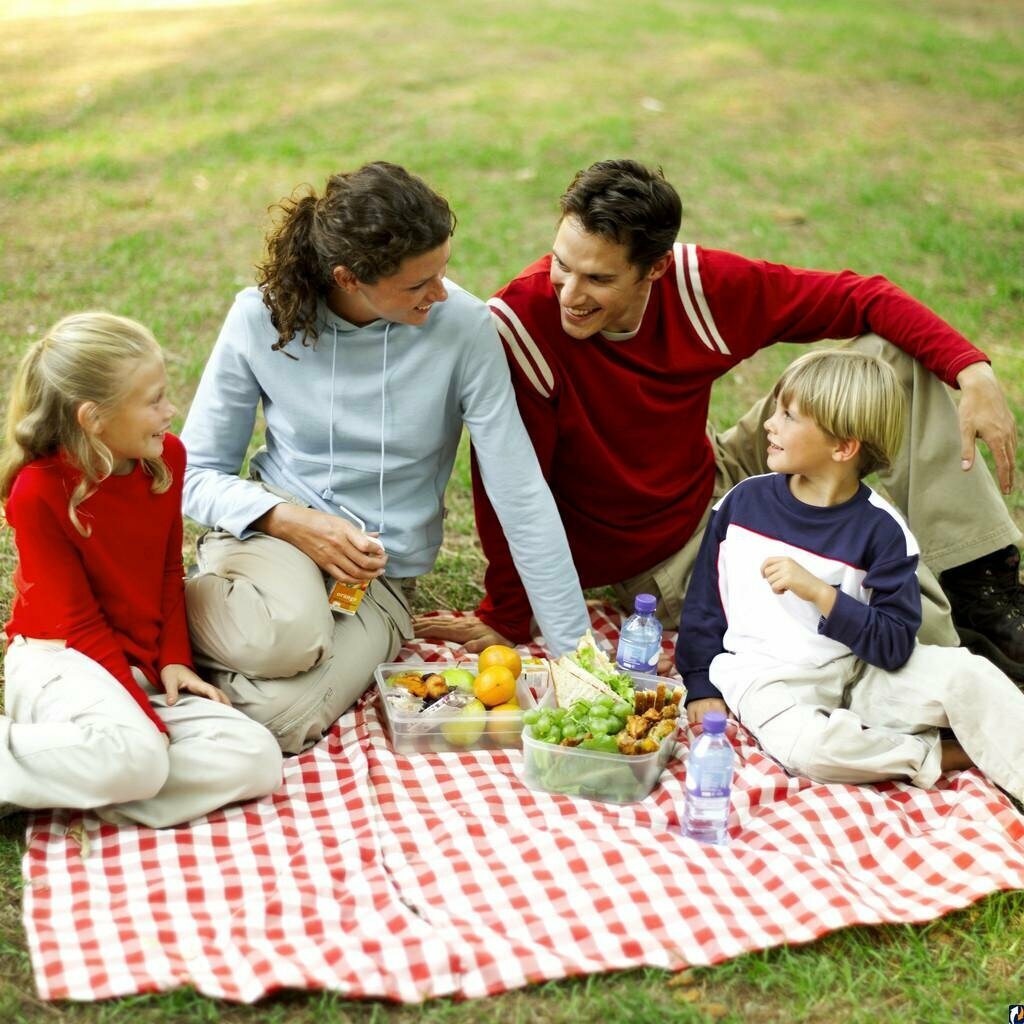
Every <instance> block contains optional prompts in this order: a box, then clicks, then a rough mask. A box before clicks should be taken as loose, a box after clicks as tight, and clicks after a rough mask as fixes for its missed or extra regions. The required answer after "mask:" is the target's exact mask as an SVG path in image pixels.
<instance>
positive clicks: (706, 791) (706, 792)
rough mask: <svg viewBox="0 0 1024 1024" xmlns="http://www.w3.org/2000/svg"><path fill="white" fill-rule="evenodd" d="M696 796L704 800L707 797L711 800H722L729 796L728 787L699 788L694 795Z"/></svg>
mask: <svg viewBox="0 0 1024 1024" xmlns="http://www.w3.org/2000/svg"><path fill="white" fill-rule="evenodd" d="M693 795H694V796H696V797H700V798H701V799H704V798H705V797H708V798H711V799H721V798H722V797H724V796H728V795H729V787H728V786H703V785H702V786H698V787H697V789H696V790H694V793H693Z"/></svg>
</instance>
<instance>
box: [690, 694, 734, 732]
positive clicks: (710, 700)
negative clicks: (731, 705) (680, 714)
mask: <svg viewBox="0 0 1024 1024" xmlns="http://www.w3.org/2000/svg"><path fill="white" fill-rule="evenodd" d="M709 711H721V712H722V714H723V715H728V714H729V709H728V708H727V707H726V706H725V701H724V700H719V698H718V697H705V698H704V699H703V700H695V701H691V702H690V703H689V704H687V705H686V720H687V721H688V722H689V723H690V725H700V724H701V723H702V722H703V721H704V716H705V715H706V714H707V713H708V712H709Z"/></svg>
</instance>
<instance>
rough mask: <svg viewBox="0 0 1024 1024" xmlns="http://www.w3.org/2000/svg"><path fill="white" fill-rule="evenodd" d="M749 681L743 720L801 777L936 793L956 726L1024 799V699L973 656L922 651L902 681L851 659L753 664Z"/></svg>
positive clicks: (997, 778) (980, 760)
mask: <svg viewBox="0 0 1024 1024" xmlns="http://www.w3.org/2000/svg"><path fill="white" fill-rule="evenodd" d="M719 658H724V659H727V660H732V659H736V660H737V661H739V662H740V664H738V665H736V666H726V667H725V670H726V671H727V672H728V674H729V675H730V676H732V677H734V678H735V677H737V676H739V677H742V676H743V674H744V668H743V665H742V660H743V659H742V658H741V657H740V656H737V655H732V654H724V655H719ZM719 658H716V659H715V662H713V663H712V677H714V675H715V668H714V666H715V665H716V664H717V663H718V661H719ZM748 678H751V679H753V682H751V684H750V685H749V686H748V687H747V688H746V690H745V691H744V692H743V693H742V694H741V696H740V697H739V700H738V702H737V704H738V707H737V708H736V709H735V710H736V712H737V716H738V718H739V719H740V721H741V722H742V723H743V725H744V726H745V727H746V728H747V729H748V730H749V731H750V732H751V733H753V735H754V736H755V737H756V738H757V740H758V742H759V743H760V744H761V746H762V747H763V748H764V750H765V751H766V752H767V753H768V754H771V756H772V757H774V758H775V759H776V760H777V761H779V762H780V764H782V765H783V767H785V768H788V769H789V770H791V771H793V772H795V773H797V774H799V775H805V776H807V777H808V778H811V779H815V780H816V781H818V782H850V783H861V782H880V781H883V780H885V779H903V780H906V781H908V782H911V783H913V784H914V785H916V786H921V787H924V788H928V787H929V786H932V785H934V784H935V781H936V779H938V777H939V774H940V771H941V769H940V761H941V748H940V744H939V733H938V730H939V729H940V728H943V727H950V728H952V730H953V732H954V734H955V735H956V738H957V740H959V742H960V745H961V746H962V747H963V749H964V751H965V752H966V754H967V756H968V757H970V759H971V760H972V761H973V762H974V763H975V764H976V765H977V766H978V767H979V768H980V769H981V770H982V771H983V772H984V773H985V774H986V775H987V776H988V777H989V779H991V780H992V781H993V782H994V783H995V784H996V785H997V786H1000V787H1001V788H1003V789H1005V790H1006V791H1007V792H1008V793H1009V794H1010V795H1011V796H1013V797H1014V798H1015V799H1017V800H1022V799H1024V694H1021V692H1020V691H1019V690H1018V689H1017V687H1016V686H1015V685H1014V684H1013V683H1012V682H1011V681H1010V679H1009V678H1007V677H1006V676H1005V675H1003V673H1002V672H1000V671H999V669H997V668H996V667H995V666H994V665H992V664H991V663H990V662H988V661H986V660H985V659H984V658H981V657H979V656H978V655H975V654H971V653H970V652H969V651H967V650H965V649H963V648H961V649H960V650H949V649H948V648H943V647H929V646H924V645H918V646H917V647H916V648H915V649H914V653H913V654H911V656H910V659H909V661H907V663H906V664H905V665H904V666H903V667H902V668H900V669H897V670H896V671H895V672H886V671H884V670H882V669H879V668H874V667H872V666H870V665H865V664H864V662H862V661H858V660H857V659H856V658H854V657H853V655H850V656H849V657H846V658H841V659H839V661H835V662H832V663H830V664H828V665H824V666H822V667H821V668H808V667H805V666H794V665H782V664H779V665H775V666H773V667H772V669H771V670H768V669H766V668H765V667H764V666H763V664H761V665H755V664H752V665H751V667H750V672H749V675H748Z"/></svg>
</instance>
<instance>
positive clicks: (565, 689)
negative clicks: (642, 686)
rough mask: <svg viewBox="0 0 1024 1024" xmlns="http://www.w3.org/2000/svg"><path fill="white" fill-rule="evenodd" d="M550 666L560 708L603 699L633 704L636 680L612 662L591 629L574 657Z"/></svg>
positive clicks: (563, 658) (551, 662)
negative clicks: (634, 681) (595, 639)
mask: <svg viewBox="0 0 1024 1024" xmlns="http://www.w3.org/2000/svg"><path fill="white" fill-rule="evenodd" d="M548 665H549V667H550V671H551V682H552V685H553V686H554V688H555V700H556V701H557V703H558V706H559V707H562V708H567V707H571V706H572V704H573V703H574V702H575V701H578V700H585V701H590V702H593V701H595V700H596V699H597V698H598V697H602V696H609V697H615V698H616V699H618V700H625V701H626V702H627V703H629V704H632V703H633V680H632V678H631V677H630V676H629V675H628V674H627V673H625V672H621V671H620V670H619V669H618V668H617V667H616V666H615V665H614V664H613V663H612V662H611V660H610V659H609V658H608V655H606V654H605V653H604V651H602V650H601V649H600V648H599V647H598V646H597V644H596V643H595V641H594V634H593V633H591V631H590V630H589V629H588V630H587V632H586V633H585V634H584V635H583V637H582V639H581V640H580V642H579V644H578V645H577V647H576V650H575V651H574V652H573V653H572V654H563V655H562V656H561V657H560V658H557V659H556V660H555V661H550V662H548Z"/></svg>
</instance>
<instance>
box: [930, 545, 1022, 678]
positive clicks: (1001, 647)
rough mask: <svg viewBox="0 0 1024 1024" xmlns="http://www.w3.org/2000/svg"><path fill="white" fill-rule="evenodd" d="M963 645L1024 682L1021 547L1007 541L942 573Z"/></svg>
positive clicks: (941, 578)
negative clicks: (1019, 548)
mask: <svg viewBox="0 0 1024 1024" xmlns="http://www.w3.org/2000/svg"><path fill="white" fill-rule="evenodd" d="M940 582H941V584H942V589H943V590H944V591H945V592H946V596H947V597H948V598H949V603H950V606H951V607H952V610H953V625H955V626H956V631H957V632H958V633H959V634H960V641H961V643H962V644H963V645H964V647H966V648H968V649H969V650H971V651H973V652H974V653H975V654H980V655H982V657H985V658H988V660H989V661H991V662H992V663H993V664H995V665H998V666H999V668H1001V669H1002V670H1003V671H1004V672H1005V673H1006V674H1007V675H1008V676H1009V677H1010V678H1011V679H1013V680H1015V681H1016V682H1018V683H1020V682H1024V587H1021V584H1020V552H1019V551H1018V550H1017V549H1016V548H1015V547H1014V546H1013V545H1012V544H1011V545H1010V546H1009V547H1005V548H1002V549H1001V550H999V551H993V552H992V554H990V555H985V556H983V557H982V558H976V559H975V560H974V561H973V562H968V563H967V564H966V565H958V566H956V567H954V568H952V569H947V570H946V571H945V572H944V573H943V574H942V576H941V577H940Z"/></svg>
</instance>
